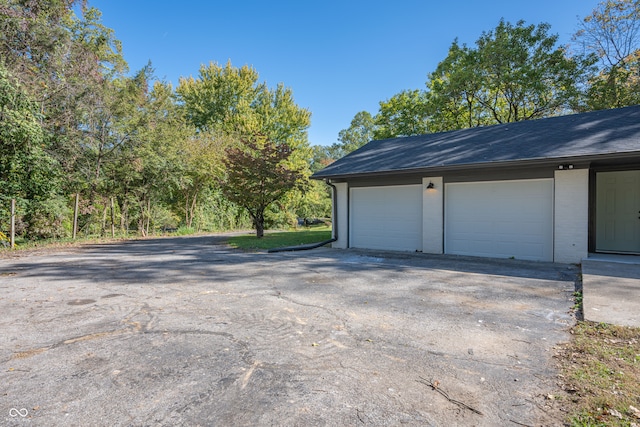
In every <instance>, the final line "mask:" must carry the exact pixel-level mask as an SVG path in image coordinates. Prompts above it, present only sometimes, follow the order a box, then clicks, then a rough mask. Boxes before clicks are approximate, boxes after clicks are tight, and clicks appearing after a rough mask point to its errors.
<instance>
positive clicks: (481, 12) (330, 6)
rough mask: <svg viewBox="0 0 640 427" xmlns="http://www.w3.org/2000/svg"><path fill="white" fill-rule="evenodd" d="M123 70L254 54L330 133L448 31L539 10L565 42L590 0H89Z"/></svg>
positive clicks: (478, 28) (416, 67)
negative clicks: (118, 45) (117, 48)
mask: <svg viewBox="0 0 640 427" xmlns="http://www.w3.org/2000/svg"><path fill="white" fill-rule="evenodd" d="M89 4H90V5H91V6H94V7H96V8H98V9H100V10H101V11H102V13H103V15H102V20H103V23H104V24H105V25H106V26H107V27H109V28H112V29H113V30H114V31H115V36H116V38H118V39H119V40H121V41H122V43H123V50H124V55H125V59H126V60H127V62H128V63H129V66H130V68H131V70H132V71H135V70H138V69H140V68H142V67H143V66H144V65H146V63H147V62H148V61H149V60H150V61H151V62H152V64H153V66H154V68H155V70H156V72H155V74H156V76H157V77H158V78H160V79H162V80H166V81H168V82H171V83H173V85H174V86H176V85H177V84H178V78H179V77H180V76H190V75H192V76H194V77H196V76H197V75H198V70H199V68H200V65H201V64H208V63H209V62H217V63H219V64H225V63H226V62H227V61H229V60H230V61H231V63H232V64H233V65H234V66H236V67H240V66H243V65H250V66H253V67H254V68H255V69H256V71H257V72H258V73H259V74H260V81H264V82H266V83H267V85H268V86H269V87H275V86H276V85H277V84H278V83H284V85H285V86H287V87H290V88H291V89H292V90H293V94H294V98H295V100H296V103H297V104H298V105H299V106H301V107H304V108H307V109H308V110H310V111H311V113H312V118H311V127H310V129H309V142H310V143H311V144H312V145H330V144H332V143H334V142H337V137H338V132H339V131H340V130H341V129H345V128H347V127H349V124H350V122H351V120H352V119H353V117H354V116H355V114H356V113H357V112H359V111H363V110H366V111H369V112H370V113H371V114H375V113H376V112H377V111H378V104H379V102H380V101H383V100H386V99H388V98H390V97H392V96H393V95H395V94H396V93H398V92H400V91H402V90H405V89H423V88H424V87H425V81H426V79H427V75H428V74H429V73H430V72H432V71H433V70H435V68H436V66H437V65H438V63H439V62H440V61H442V60H443V59H444V58H445V57H446V55H447V51H448V49H449V46H450V45H451V43H452V42H453V40H454V39H455V38H456V37H457V38H458V40H459V41H460V42H461V43H466V44H468V45H473V44H474V42H475V41H476V40H477V39H478V37H479V36H480V35H481V33H482V32H483V31H490V30H492V29H494V28H495V27H496V26H497V25H498V22H499V20H500V18H504V19H505V20H506V21H509V22H511V23H514V24H515V23H516V22H517V21H518V20H520V19H522V20H524V21H525V22H526V23H528V24H539V23H541V22H548V23H549V24H551V32H552V33H556V34H558V35H559V36H560V43H561V44H566V43H569V41H570V39H571V35H572V34H573V33H574V32H575V30H576V28H577V26H578V22H579V19H581V18H583V17H585V16H586V15H588V14H589V13H590V12H591V11H592V10H593V9H594V7H595V6H596V5H597V4H598V0H536V1H531V0H484V1H480V0H449V1H432V0H422V1H420V0H389V1H378V0H368V1H363V0H341V1H340V0H324V1H305V0H297V1H286V0H273V1H255V0H248V1H241V0H240V1H238V0H236V1H233V0H226V1H220V0H183V1H182V2H176V1H165V0H154V1H151V0H127V1H125V0H89Z"/></svg>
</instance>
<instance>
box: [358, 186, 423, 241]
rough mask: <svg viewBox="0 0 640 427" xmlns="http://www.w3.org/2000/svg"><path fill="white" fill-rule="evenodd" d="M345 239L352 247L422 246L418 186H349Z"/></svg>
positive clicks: (420, 203) (420, 206) (420, 194)
mask: <svg viewBox="0 0 640 427" xmlns="http://www.w3.org/2000/svg"><path fill="white" fill-rule="evenodd" d="M349 217H350V221H349V223H350V224H349V225H350V226H349V230H350V234H349V241H350V245H349V246H351V247H353V248H366V249H389V250H396V251H416V250H418V251H421V250H422V186H421V185H398V186H389V187H363V188H352V189H351V194H350V210H349Z"/></svg>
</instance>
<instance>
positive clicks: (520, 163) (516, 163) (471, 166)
mask: <svg viewBox="0 0 640 427" xmlns="http://www.w3.org/2000/svg"><path fill="white" fill-rule="evenodd" d="M630 155H631V156H636V157H637V158H638V161H640V151H627V152H619V153H607V154H594V155H586V156H563V157H553V158H541V159H519V160H505V161H493V162H481V163H464V164H457V165H440V166H429V167H422V168H409V169H392V170H380V171H369V172H356V173H336V174H322V173H315V174H313V175H312V176H311V178H312V179H318V180H327V179H349V178H369V177H374V176H375V177H381V176H391V175H396V176H397V175H417V174H422V175H425V176H428V175H434V174H440V173H444V172H456V171H461V170H480V169H488V168H499V169H503V168H504V169H507V168H513V167H544V166H553V167H554V169H555V168H556V167H557V166H558V164H562V163H567V162H569V163H572V162H573V163H591V162H594V161H607V160H620V159H625V158H627V157H629V156H630ZM319 172H322V171H319Z"/></svg>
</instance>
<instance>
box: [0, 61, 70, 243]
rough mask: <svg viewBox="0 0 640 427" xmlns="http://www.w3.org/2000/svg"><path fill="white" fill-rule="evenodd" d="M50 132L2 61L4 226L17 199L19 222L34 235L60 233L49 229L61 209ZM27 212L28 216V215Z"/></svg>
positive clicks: (0, 201) (0, 190)
mask: <svg viewBox="0 0 640 427" xmlns="http://www.w3.org/2000/svg"><path fill="white" fill-rule="evenodd" d="M48 140H49V138H48V134H47V132H46V130H45V129H44V128H43V127H42V125H41V118H40V116H39V112H38V106H37V104H36V103H35V102H33V101H32V100H31V99H30V97H29V96H28V95H27V94H26V93H25V91H24V90H23V89H22V85H21V84H20V83H19V82H18V81H17V80H16V79H14V78H13V76H12V75H11V74H10V73H9V71H8V70H7V69H6V68H5V67H4V66H3V65H2V64H0V205H1V206H0V213H2V215H1V216H0V229H8V225H7V221H8V219H9V212H8V210H9V205H10V200H11V199H16V200H17V205H18V212H19V213H22V215H21V217H20V219H19V220H18V221H19V223H22V222H23V221H24V229H25V230H26V232H27V233H28V234H29V235H30V236H33V237H38V238H41V237H48V235H49V234H54V235H58V234H60V229H59V227H56V229H55V230H53V229H51V228H47V227H46V224H50V225H52V224H53V223H57V220H53V221H52V222H48V221H47V220H46V218H50V215H54V216H56V215H57V214H58V213H61V212H62V211H63V210H61V209H57V208H56V209H53V207H54V203H53V202H52V201H51V200H52V199H56V197H57V185H56V184H59V180H58V177H59V174H58V169H57V164H56V162H55V161H54V160H53V159H52V158H51V157H50V156H48V155H47V153H46V151H45V148H46V146H47V143H48ZM25 213H26V215H25Z"/></svg>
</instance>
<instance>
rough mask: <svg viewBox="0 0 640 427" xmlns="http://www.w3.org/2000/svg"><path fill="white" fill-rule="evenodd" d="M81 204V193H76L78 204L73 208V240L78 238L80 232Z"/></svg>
mask: <svg viewBox="0 0 640 427" xmlns="http://www.w3.org/2000/svg"><path fill="white" fill-rule="evenodd" d="M79 204H80V193H76V204H75V206H74V208H73V240H75V239H76V233H77V232H78V206H79Z"/></svg>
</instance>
